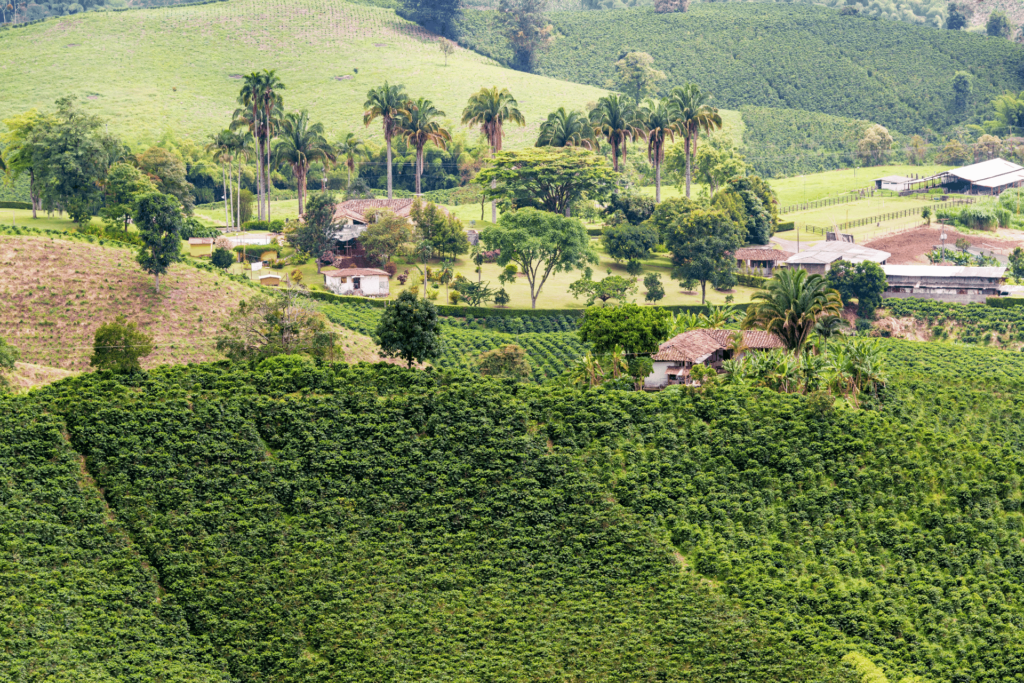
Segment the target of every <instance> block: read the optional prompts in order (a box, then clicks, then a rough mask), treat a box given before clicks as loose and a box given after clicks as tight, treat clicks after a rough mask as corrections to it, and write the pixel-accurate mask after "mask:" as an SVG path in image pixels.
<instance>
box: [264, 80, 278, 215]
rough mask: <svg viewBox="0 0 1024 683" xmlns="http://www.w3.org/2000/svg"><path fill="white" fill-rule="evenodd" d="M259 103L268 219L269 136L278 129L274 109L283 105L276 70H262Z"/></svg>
mask: <svg viewBox="0 0 1024 683" xmlns="http://www.w3.org/2000/svg"><path fill="white" fill-rule="evenodd" d="M260 85H261V89H260V105H261V106H262V107H263V119H264V121H265V122H266V126H265V131H264V135H265V139H266V146H265V153H266V158H267V165H266V168H265V169H264V172H265V173H266V180H265V183H264V187H265V188H266V191H265V193H264V201H265V202H266V204H267V209H266V216H265V220H268V221H269V220H270V191H271V190H272V189H273V188H272V185H271V181H270V138H271V137H272V134H274V133H276V132H277V130H278V124H279V123H280V119H279V117H275V110H280V109H281V108H282V107H283V105H284V100H283V99H282V97H281V93H280V91H281V90H284V83H282V82H281V79H279V78H278V77H277V74H276V72H274V71H268V70H267V69H264V70H263V79H262V81H261V83H260Z"/></svg>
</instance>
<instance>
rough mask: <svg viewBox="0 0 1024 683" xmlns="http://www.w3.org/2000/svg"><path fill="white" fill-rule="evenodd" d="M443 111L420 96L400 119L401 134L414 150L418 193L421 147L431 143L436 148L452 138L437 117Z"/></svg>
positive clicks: (418, 189)
mask: <svg viewBox="0 0 1024 683" xmlns="http://www.w3.org/2000/svg"><path fill="white" fill-rule="evenodd" d="M444 115H445V114H444V112H443V111H441V110H440V109H438V108H437V107H435V106H434V103H433V102H431V101H430V100H428V99H426V98H424V97H421V98H419V99H418V100H416V102H415V103H414V104H413V106H412V107H411V108H410V111H409V113H408V114H407V115H405V116H404V117H402V120H401V124H400V125H401V135H402V137H404V138H405V140H406V142H408V143H409V144H410V145H412V146H413V148H414V149H415V150H416V194H420V192H421V188H420V179H421V178H422V176H423V148H424V147H426V146H427V143H432V144H433V145H434V146H435V147H437V148H438V149H442V150H443V149H445V145H446V144H447V143H448V141H449V140H451V139H452V136H451V133H449V132H448V129H447V128H445V127H444V126H442V125H441V124H440V123H439V122H438V121H437V119H439V118H441V117H442V116H444Z"/></svg>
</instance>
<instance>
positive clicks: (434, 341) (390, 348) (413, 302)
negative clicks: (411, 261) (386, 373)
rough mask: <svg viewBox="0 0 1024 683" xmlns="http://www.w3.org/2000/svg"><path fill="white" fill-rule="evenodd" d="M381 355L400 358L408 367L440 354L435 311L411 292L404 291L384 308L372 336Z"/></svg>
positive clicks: (430, 305) (439, 339) (432, 305)
mask: <svg viewBox="0 0 1024 683" xmlns="http://www.w3.org/2000/svg"><path fill="white" fill-rule="evenodd" d="M373 341H374V342H375V343H376V344H377V345H378V346H379V347H380V349H381V351H383V352H384V355H386V356H391V357H393V358H401V359H402V360H404V361H405V362H406V363H408V366H409V367H410V368H411V367H412V364H413V363H422V362H423V361H425V360H431V359H434V358H437V357H438V356H440V355H441V335H440V331H439V328H438V322H437V309H436V308H435V307H434V304H432V303H430V302H429V301H427V300H426V299H421V298H419V297H417V296H416V294H415V293H413V292H410V291H408V290H407V291H404V292H402V293H401V294H399V295H398V298H397V299H395V301H394V303H392V304H390V305H389V306H388V307H387V308H386V309H384V313H383V315H381V318H380V322H379V323H378V324H377V329H376V331H375V332H374V335H373Z"/></svg>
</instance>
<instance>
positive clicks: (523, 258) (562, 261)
mask: <svg viewBox="0 0 1024 683" xmlns="http://www.w3.org/2000/svg"><path fill="white" fill-rule="evenodd" d="M480 239H481V240H482V241H483V243H484V244H485V245H486V246H487V248H488V249H498V250H500V252H501V253H500V254H499V255H498V265H500V266H503V267H507V266H508V265H510V264H515V265H517V266H519V269H520V270H521V271H522V272H523V273H524V274H525V275H526V280H527V282H528V283H529V285H530V303H531V305H532V307H533V308H537V297H539V296H540V293H541V290H542V289H543V287H544V283H546V282H547V280H548V278H549V277H550V276H551V275H552V273H561V272H568V271H571V270H578V269H580V268H583V267H584V266H585V265H586V264H587V263H597V254H596V253H595V252H594V248H593V247H592V246H590V238H589V236H588V235H587V231H586V229H585V228H584V227H583V224H582V223H580V222H579V221H578V220H576V219H573V218H566V217H565V216H560V215H558V214H555V213H547V212H544V211H538V210H536V209H531V208H528V209H520V210H518V211H510V212H507V213H504V214H502V215H501V220H500V221H499V222H498V224H497V225H491V226H488V227H486V228H484V230H483V232H482V233H481V235H480Z"/></svg>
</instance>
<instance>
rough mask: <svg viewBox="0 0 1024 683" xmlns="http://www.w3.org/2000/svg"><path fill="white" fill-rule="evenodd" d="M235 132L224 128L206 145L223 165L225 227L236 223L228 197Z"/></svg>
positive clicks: (209, 151) (208, 151)
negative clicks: (232, 138)
mask: <svg viewBox="0 0 1024 683" xmlns="http://www.w3.org/2000/svg"><path fill="white" fill-rule="evenodd" d="M232 135H233V133H232V132H231V131H229V130H222V131H221V132H219V133H217V134H216V135H211V136H210V142H209V144H207V145H206V153H207V154H210V155H212V156H213V157H214V160H215V161H216V162H217V163H218V164H220V165H221V166H222V168H221V172H222V173H223V178H224V227H230V226H231V225H233V224H234V220H232V218H233V217H232V215H231V214H232V213H233V211H232V206H231V204H230V200H229V199H228V185H230V184H231V180H230V177H231V149H230V142H229V140H230V138H231V136H232Z"/></svg>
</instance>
